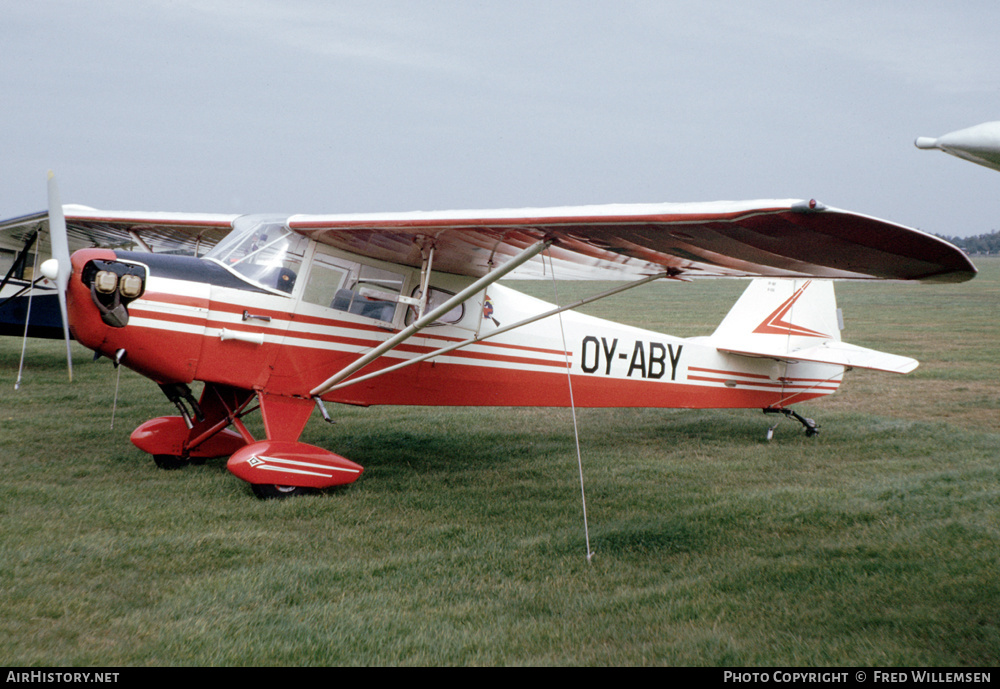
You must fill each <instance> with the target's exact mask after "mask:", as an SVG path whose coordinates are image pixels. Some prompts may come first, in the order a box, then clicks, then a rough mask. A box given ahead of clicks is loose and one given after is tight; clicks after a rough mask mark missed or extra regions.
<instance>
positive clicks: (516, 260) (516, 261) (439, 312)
mask: <svg viewBox="0 0 1000 689" xmlns="http://www.w3.org/2000/svg"><path fill="white" fill-rule="evenodd" d="M553 241H554V240H552V239H544V240H542V241H540V242H537V243H535V244H532V245H531V246H529V247H528V248H527V249H524V250H523V251H522V252H521V253H519V254H518V255H517V256H515V257H513V258H512V259H510V260H509V261H508V262H506V263H504V264H503V265H502V266H500V267H499V268H497V269H496V270H494V271H492V272H490V273H488V274H486V275H484V276H483V277H481V278H479V279H478V280H476V281H475V282H473V283H472V284H471V285H469V286H468V287H466V288H465V289H463V290H462V291H461V292H459V293H458V294H456V295H455V296H453V297H452V298H451V299H449V300H448V301H446V302H445V303H443V304H441V306H439V307H437V308H436V309H434V310H432V311H431V312H430V313H427V314H424V316H423V317H422V318H419V319H418V320H416V321H414V322H413V323H411V324H410V325H409V326H408V327H406V328H404V329H403V330H400V331H399V332H398V333H396V334H395V335H393V336H392V337H390V338H389V339H388V340H386V341H385V342H383V343H382V344H380V345H379V346H378V347H376V348H375V349H373V350H371V351H370V352H368V353H367V354H365V355H364V356H362V357H361V358H360V359H358V360H357V361H355V362H354V363H352V364H350V365H348V366H345V367H344V368H342V369H341V370H340V371H338V372H337V373H335V374H334V375H332V376H331V377H330V378H329V379H327V380H326V381H325V382H324V383H322V384H320V385H318V386H316V387H315V388H313V389H312V390H311V391H310V392H309V394H310V395H311V396H313V397H316V396H317V395H323V394H325V393H327V392H329V391H330V390H331V389H332V388H333V386H334V385H336V384H337V383H339V382H340V381H342V380H344V379H345V378H347V377H348V376H349V375H351V374H352V373H355V372H356V371H359V370H361V369H362V368H364V367H365V366H367V365H368V364H370V363H371V362H373V361H375V360H376V359H378V358H379V357H380V356H382V355H383V354H385V353H386V352H388V351H389V350H391V349H393V348H394V347H396V346H397V345H399V344H401V343H403V342H405V341H406V340H408V339H409V338H410V337H412V336H413V335H414V334H416V333H417V332H419V331H420V330H422V329H423V328H424V327H426V326H428V325H430V324H431V323H433V322H434V321H436V320H437V319H439V318H440V317H441V316H443V315H445V314H446V313H448V312H449V311H451V310H452V309H453V308H455V307H456V306H458V305H459V304H462V303H464V302H465V301H466V300H468V299H469V298H470V297H472V296H473V295H474V294H476V293H477V292H480V291H482V290H484V289H486V288H487V287H489V286H490V285H492V284H493V283H494V282H496V281H497V280H499V279H500V278H502V277H504V276H505V275H507V274H508V273H510V272H511V271H512V270H514V269H515V268H519V267H520V266H521V265H522V264H524V263H527V262H528V261H530V260H531V259H532V258H534V257H535V256H537V255H538V254H540V253H541V252H542V251H544V250H545V249H547V248H548V247H549V245H550V244H552V242H553Z"/></svg>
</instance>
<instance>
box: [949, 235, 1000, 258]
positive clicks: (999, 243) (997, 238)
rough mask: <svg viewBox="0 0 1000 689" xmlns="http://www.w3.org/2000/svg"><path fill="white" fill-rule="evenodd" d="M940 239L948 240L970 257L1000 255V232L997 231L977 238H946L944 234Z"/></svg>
mask: <svg viewBox="0 0 1000 689" xmlns="http://www.w3.org/2000/svg"><path fill="white" fill-rule="evenodd" d="M938 237H941V238H942V239H947V240H948V241H949V242H951V243H952V244H954V245H955V246H957V247H958V248H959V249H962V250H963V251H965V253H967V254H969V255H976V254H1000V232H998V231H997V230H993V231H992V232H990V233H989V234H977V235H976V236H975V237H946V236H944V235H943V234H939V235H938Z"/></svg>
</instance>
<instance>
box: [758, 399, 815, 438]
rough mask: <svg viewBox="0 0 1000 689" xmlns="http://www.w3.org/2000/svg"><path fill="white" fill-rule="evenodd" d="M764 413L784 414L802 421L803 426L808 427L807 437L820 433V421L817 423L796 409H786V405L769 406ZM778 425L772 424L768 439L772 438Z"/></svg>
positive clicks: (768, 431)
mask: <svg viewBox="0 0 1000 689" xmlns="http://www.w3.org/2000/svg"><path fill="white" fill-rule="evenodd" d="M764 413H765V414H784V415H785V416H786V417H789V418H793V419H795V420H796V421H798V422H799V423H801V424H802V426H803V427H804V428H805V429H806V437H807V438H812V437H814V436H817V435H819V424H818V423H816V422H815V421H813V420H812V419H808V418H806V417H804V416H802V415H801V414H799V413H797V412H795V411H793V410H791V409H786V408H784V407H768V408H766V409H765V410H764ZM777 427H778V424H774V425H773V426H771V427H770V428H769V429H768V430H767V439H768V440H770V439H771V437H772V436H773V435H774V429H775V428H777Z"/></svg>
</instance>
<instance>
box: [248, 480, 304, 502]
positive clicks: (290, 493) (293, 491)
mask: <svg viewBox="0 0 1000 689" xmlns="http://www.w3.org/2000/svg"><path fill="white" fill-rule="evenodd" d="M250 488H251V490H253V494H254V495H256V496H257V497H258V498H260V499H261V500H273V499H276V498H278V499H280V498H292V497H297V496H299V495H308V494H310V493H313V492H315V491H314V490H313V489H312V488H302V487H301V486H278V485H275V484H273V483H251V484H250Z"/></svg>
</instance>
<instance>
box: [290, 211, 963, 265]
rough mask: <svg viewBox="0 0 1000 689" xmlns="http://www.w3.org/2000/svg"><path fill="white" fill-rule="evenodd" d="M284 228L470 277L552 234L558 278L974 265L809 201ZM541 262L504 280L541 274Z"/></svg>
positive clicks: (389, 216)
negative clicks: (429, 260)
mask: <svg viewBox="0 0 1000 689" xmlns="http://www.w3.org/2000/svg"><path fill="white" fill-rule="evenodd" d="M288 226H289V227H290V228H291V229H292V230H295V231H296V232H299V233H301V234H304V235H307V236H309V237H312V238H313V239H316V240H317V241H320V242H323V243H325V244H329V245H331V246H334V247H336V248H338V249H341V250H343V251H347V252H350V253H354V254H361V255H364V256H369V257H372V258H376V259H380V260H384V261H389V262H392V263H398V264H403V265H409V266H412V267H420V266H421V265H422V261H423V259H424V254H425V253H426V249H427V247H428V246H430V245H432V246H433V247H434V258H433V261H434V263H433V267H434V270H437V271H442V272H448V273H454V274H459V275H467V276H473V277H480V276H482V275H485V274H487V273H489V272H490V271H491V270H492V269H493V268H494V267H496V266H498V265H501V264H503V263H504V262H505V261H507V260H509V259H510V258H511V257H513V256H515V255H517V254H518V253H519V252H520V251H522V250H523V249H525V248H526V247H528V246H531V245H533V244H536V243H537V242H539V241H541V240H552V241H553V242H554V243H553V245H552V247H551V248H550V250H549V252H548V253H549V255H550V257H551V259H552V263H553V268H552V270H553V272H555V274H556V277H559V278H562V279H628V278H634V277H639V276H644V275H650V274H655V273H663V272H668V273H669V274H670V275H672V276H674V277H682V278H688V277H724V276H726V277H757V276H765V277H808V276H812V277H819V278H827V279H890V280H921V281H940V282H961V281H964V280H969V279H971V278H972V277H973V276H974V275H975V274H976V268H975V267H974V266H973V265H972V263H971V262H970V261H969V259H968V258H967V257H966V256H965V254H963V253H962V252H961V251H960V250H958V249H957V248H956V247H954V246H952V245H951V244H949V243H948V242H946V241H944V240H941V239H939V238H937V237H934V236H932V235H929V234H926V233H924V232H921V231H919V230H914V229H911V228H907V227H903V226H901V225H896V224H893V223H890V222H886V221H883V220H878V219H876V218H871V217H868V216H865V215H860V214H856V213H850V212H847V211H842V210H837V209H834V208H827V207H825V206H823V205H822V204H819V203H816V202H815V201H797V200H766V201H749V202H729V201H723V202H714V203H685V204H641V205H639V204H630V205H605V206H578V207H563V208H546V209H521V210H494V211H441V212H412V213H386V214H360V215H296V216H292V217H291V218H289V220H288ZM546 270H547V267H546V266H545V265H544V264H543V263H542V261H541V259H540V258H536V259H533V260H532V261H531V262H529V263H527V264H525V265H524V266H522V267H521V268H519V269H518V270H517V271H515V273H513V274H512V277H517V278H532V277H542V276H543V275H545V274H546V273H545V271H546Z"/></svg>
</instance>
